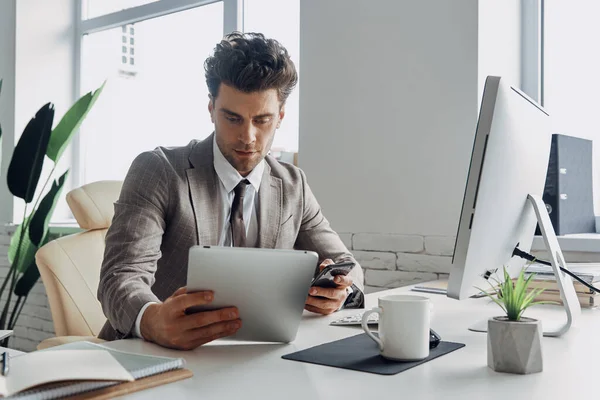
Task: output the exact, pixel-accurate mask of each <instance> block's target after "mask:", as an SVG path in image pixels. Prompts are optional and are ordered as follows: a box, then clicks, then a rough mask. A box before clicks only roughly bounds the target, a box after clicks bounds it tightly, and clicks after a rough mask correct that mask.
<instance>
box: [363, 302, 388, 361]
mask: <svg viewBox="0 0 600 400" xmlns="http://www.w3.org/2000/svg"><path fill="white" fill-rule="evenodd" d="M382 312H383V310H382V309H381V307H375V308H372V309H370V310H369V311H365V313H364V314H363V317H362V321H361V323H360V325H361V326H362V328H363V330H364V331H365V333H366V334H367V336H368V337H370V338H371V339H373V340H374V341H375V343H377V345H378V346H379V351H383V342H382V341H381V339H379V338H378V337H377V336H375V335H373V333H372V332H371V330H370V329H369V325H368V322H369V315H371V314H374V313H377V314H379V320H381V313H382Z"/></svg>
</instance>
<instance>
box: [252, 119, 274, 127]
mask: <svg viewBox="0 0 600 400" xmlns="http://www.w3.org/2000/svg"><path fill="white" fill-rule="evenodd" d="M254 122H256V123H257V124H259V125H264V124H268V123H269V122H271V118H261V119H257V120H255V121H254Z"/></svg>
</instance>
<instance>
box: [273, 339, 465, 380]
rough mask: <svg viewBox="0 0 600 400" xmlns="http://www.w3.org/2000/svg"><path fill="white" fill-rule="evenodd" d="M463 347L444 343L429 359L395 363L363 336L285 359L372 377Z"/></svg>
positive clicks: (409, 367) (430, 354) (303, 351)
mask: <svg viewBox="0 0 600 400" xmlns="http://www.w3.org/2000/svg"><path fill="white" fill-rule="evenodd" d="M464 346H465V345H464V344H462V343H453V342H444V341H442V342H440V344H439V345H438V346H437V347H436V348H434V349H431V350H429V357H427V358H425V359H423V360H419V361H392V360H388V359H385V358H383V357H382V356H381V355H380V354H379V347H378V346H377V344H376V343H375V342H374V341H373V340H372V339H370V338H369V337H368V336H367V335H366V334H365V333H363V334H360V335H356V336H351V337H349V338H345V339H341V340H336V341H335V342H330V343H325V344H322V345H319V346H315V347H311V348H310V349H306V350H302V351H298V352H296V353H291V354H286V355H284V356H282V358H283V359H286V360H294V361H302V362H307V363H312V364H319V365H327V366H330V367H337V368H344V369H351V370H355V371H362V372H370V373H373V374H380V375H395V374H397V373H399V372H402V371H406V370H408V369H411V368H413V367H416V366H417V365H419V364H423V363H426V362H428V361H431V360H433V359H435V358H438V357H440V356H443V355H444V354H448V353H451V352H453V351H454V350H458V349H460V348H462V347H464Z"/></svg>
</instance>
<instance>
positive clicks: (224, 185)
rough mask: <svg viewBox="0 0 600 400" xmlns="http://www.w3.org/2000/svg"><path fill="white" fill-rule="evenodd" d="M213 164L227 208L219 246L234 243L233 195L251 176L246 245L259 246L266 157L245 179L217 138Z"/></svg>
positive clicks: (137, 329) (246, 205)
mask: <svg viewBox="0 0 600 400" xmlns="http://www.w3.org/2000/svg"><path fill="white" fill-rule="evenodd" d="M213 166H214V168H215V171H216V173H217V176H218V177H219V181H220V183H221V184H220V185H219V189H220V190H219V191H220V196H219V198H220V205H219V206H220V207H221V208H222V210H223V213H222V215H223V216H224V219H223V221H221V226H222V227H223V228H222V229H221V234H220V235H219V243H218V245H219V246H231V237H232V232H231V223H230V222H229V220H230V218H231V205H232V204H233V198H234V196H235V194H234V189H235V187H236V186H237V185H238V183H240V181H242V180H243V179H248V181H249V182H250V185H248V186H246V195H245V196H244V225H245V226H246V245H247V246H248V247H256V244H257V241H258V218H257V210H258V201H259V200H258V190H259V188H260V183H261V181H262V176H263V172H264V170H265V160H262V161H261V162H260V163H259V164H258V165H257V166H256V167H254V169H253V170H252V172H250V173H249V174H248V176H246V177H245V178H244V177H242V176H241V175H240V174H239V172H237V170H236V169H235V168H234V167H233V166H232V165H231V164H230V163H229V161H227V159H226V158H225V156H223V153H221V150H220V149H219V146H218V145H217V140H216V139H213ZM150 304H154V303H153V302H149V303H146V304H144V306H143V307H142V309H141V310H140V312H139V314H138V316H137V318H136V320H135V332H134V333H135V335H136V336H138V337H140V338H141V337H142V333H141V330H140V325H141V322H142V316H143V315H144V311H146V308H148V306H149V305H150Z"/></svg>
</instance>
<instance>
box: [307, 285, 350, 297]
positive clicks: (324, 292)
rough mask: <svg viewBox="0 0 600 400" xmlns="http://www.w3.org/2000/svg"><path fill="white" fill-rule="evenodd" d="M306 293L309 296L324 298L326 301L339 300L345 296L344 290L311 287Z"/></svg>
mask: <svg viewBox="0 0 600 400" xmlns="http://www.w3.org/2000/svg"><path fill="white" fill-rule="evenodd" d="M308 293H309V294H310V295H311V296H318V297H325V298H326V299H333V300H338V299H340V298H341V296H345V295H346V290H345V289H337V288H323V287H318V286H313V287H311V288H310V291H309V292H308Z"/></svg>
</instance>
